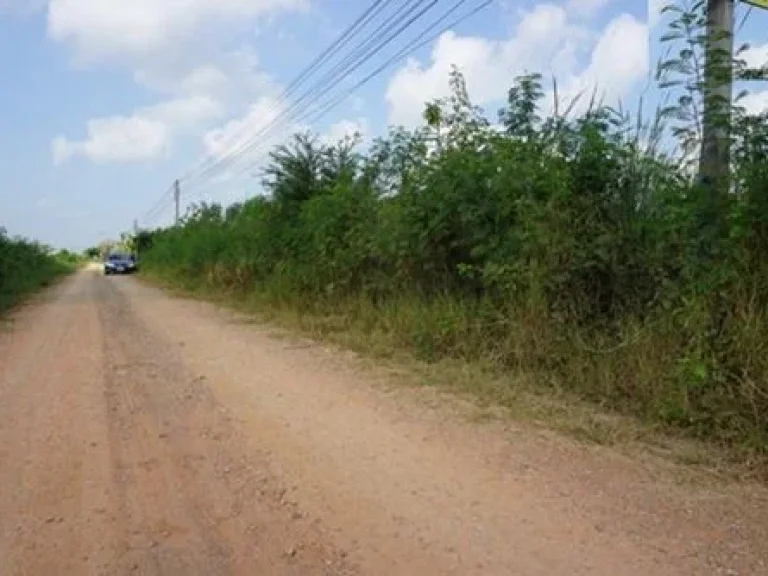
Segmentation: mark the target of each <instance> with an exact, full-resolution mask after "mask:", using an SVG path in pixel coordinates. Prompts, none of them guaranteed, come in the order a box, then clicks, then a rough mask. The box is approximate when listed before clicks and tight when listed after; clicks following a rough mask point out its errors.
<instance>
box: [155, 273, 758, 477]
mask: <svg viewBox="0 0 768 576" xmlns="http://www.w3.org/2000/svg"><path fill="white" fill-rule="evenodd" d="M140 277H141V278H143V279H145V280H146V281H149V282H151V283H153V284H155V285H159V286H161V287H163V288H164V289H166V290H169V291H171V292H172V293H173V294H175V295H177V296H181V297H186V298H193V299H203V300H206V301H209V302H213V303H216V304H219V305H223V306H225V307H227V308H230V309H232V310H235V311H237V312H240V313H242V314H243V316H242V317H240V318H238V319H237V322H241V323H244V324H253V325H258V326H260V327H266V328H268V329H272V330H273V333H272V334H271V335H272V336H275V337H287V338H295V337H296V336H297V335H298V336H301V337H307V338H310V339H312V340H314V341H318V342H324V343H330V344H333V345H335V346H337V347H339V348H340V349H343V350H349V351H353V352H355V353H357V354H359V355H360V357H361V358H362V359H365V360H368V361H372V362H374V363H375V366H377V367H383V368H385V369H386V372H387V374H389V375H390V376H391V378H388V379H387V380H388V381H389V382H392V383H394V384H396V385H399V386H407V387H431V388H434V389H436V390H438V391H439V392H445V393H448V394H450V395H451V396H454V397H458V398H459V399H460V400H462V401H465V402H466V403H468V405H470V406H471V408H472V409H471V410H470V411H469V413H468V414H467V418H468V419H469V420H470V421H473V422H476V423H478V424H483V423H489V422H498V421H502V422H503V421H514V422H517V423H522V424H524V425H526V426H531V427H534V428H538V429H541V430H548V431H554V432H557V433H561V434H564V435H566V436H568V437H570V438H573V439H574V440H576V441H579V442H585V443H588V444H596V445H601V446H607V447H611V448H612V449H615V450H618V451H620V452H622V453H625V454H627V455H630V456H633V457H644V456H650V457H653V458H661V459H663V460H664V461H667V462H670V463H671V464H674V465H678V466H683V467H688V468H695V469H696V470H697V471H699V472H704V473H706V474H707V475H708V476H709V477H710V478H712V479H713V480H724V481H728V480H733V479H737V480H759V481H768V458H766V457H765V455H764V454H762V453H761V452H759V451H755V450H753V449H750V448H749V447H747V446H745V445H740V444H736V445H734V444H731V443H723V442H716V441H712V440H707V439H701V438H696V437H692V436H691V435H690V434H688V433H686V431H685V430H684V429H683V430H681V429H680V428H678V427H675V426H673V425H668V424H664V423H660V422H658V421H654V420H652V419H648V420H644V419H642V418H638V417H636V416H632V415H629V414H627V413H622V412H619V411H615V410H611V409H610V408H607V407H606V406H605V405H604V404H600V403H596V402H592V401H589V400H587V399H585V398H584V396H583V395H580V394H577V393H574V392H572V391H570V390H569V388H568V387H567V386H564V385H562V384H560V383H559V378H560V377H559V376H558V375H557V374H556V372H554V371H551V372H547V371H544V370H540V371H538V372H537V371H531V370H525V369H523V368H521V367H517V368H511V367H509V366H507V365H505V364H504V363H501V364H500V363H499V362H498V357H495V358H494V357H488V356H487V355H479V356H474V357H467V358H455V357H438V358H428V357H427V358H425V357H424V356H423V355H422V354H418V353H415V352H414V348H413V342H414V336H413V332H414V331H416V332H417V333H418V332H419V331H420V330H424V329H425V328H424V327H423V326H422V325H421V322H422V321H421V320H419V321H418V322H417V326H415V327H414V326H412V325H411V324H410V323H409V322H407V321H405V320H404V318H413V317H415V316H413V305H404V306H403V307H402V308H400V307H398V306H396V305H391V306H388V307H387V308H386V313H385V314H386V315H380V316H376V315H374V316H373V317H372V316H371V315H370V312H369V311H366V312H362V311H361V308H360V307H359V306H352V305H348V307H347V308H346V313H344V311H343V310H342V309H339V308H338V307H334V308H335V309H334V311H333V312H332V313H327V312H326V313H324V312H321V311H320V310H318V309H317V308H315V309H311V310H310V309H307V308H306V306H305V307H304V309H300V308H299V307H297V306H294V305H291V304H289V303H288V302H286V300H285V299H284V298H278V299H275V298H274V297H273V295H271V294H270V293H269V292H268V291H261V292H258V291H252V292H248V293H243V292H238V291H222V290H218V289H212V288H209V287H207V286H206V285H205V283H202V282H194V281H190V280H188V279H187V280H181V279H180V278H178V277H174V276H172V275H168V274H158V273H156V272H154V271H146V270H145V271H142V273H141V274H140ZM363 309H364V310H367V306H365V307H363ZM416 340H417V341H418V338H416ZM465 346H468V347H467V350H472V347H471V346H470V345H469V344H466V345H465ZM430 350H431V346H427V347H426V351H427V352H429V351H430ZM646 354H648V352H646ZM427 356H429V354H427ZM679 475H680V474H679ZM682 476H684V477H685V479H686V480H691V477H690V475H686V474H682ZM699 480H700V478H699Z"/></svg>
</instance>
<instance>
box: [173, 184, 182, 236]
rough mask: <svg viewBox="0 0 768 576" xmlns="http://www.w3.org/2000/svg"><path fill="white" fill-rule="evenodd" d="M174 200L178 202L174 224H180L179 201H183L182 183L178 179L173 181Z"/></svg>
mask: <svg viewBox="0 0 768 576" xmlns="http://www.w3.org/2000/svg"><path fill="white" fill-rule="evenodd" d="M173 201H174V203H175V204H176V216H175V218H174V225H176V226H178V225H179V203H180V201H181V183H180V182H179V181H178V180H176V181H174V183H173Z"/></svg>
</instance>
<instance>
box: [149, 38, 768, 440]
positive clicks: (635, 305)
mask: <svg viewBox="0 0 768 576" xmlns="http://www.w3.org/2000/svg"><path fill="white" fill-rule="evenodd" d="M694 35H695V34H694ZM683 54H685V55H687V54H688V53H687V52H683ZM686 57H687V56H686ZM668 68H669V69H676V70H681V69H682V70H684V67H682V66H677V67H673V66H669V67H668ZM451 86H452V89H453V93H452V96H451V97H449V98H447V99H445V100H441V101H436V102H432V103H429V104H428V106H427V108H426V112H425V125H424V126H422V127H421V128H419V129H417V130H415V131H406V130H403V129H394V130H392V131H391V132H390V134H389V136H388V137H386V138H382V139H379V140H378V141H376V142H375V143H374V145H373V146H372V148H371V149H370V151H369V152H368V153H367V154H365V155H363V154H360V153H357V152H356V151H355V150H356V148H355V144H356V143H355V142H354V141H349V140H347V141H344V142H340V143H339V144H338V145H336V146H328V145H324V144H321V143H319V142H318V141H317V140H316V139H313V138H312V137H311V136H309V135H299V136H296V137H295V139H294V140H293V141H292V142H291V143H289V144H288V145H285V146H282V147H280V148H279V149H277V150H276V151H275V152H274V153H273V154H272V156H271V164H270V166H269V168H268V169H267V170H266V172H265V181H264V187H265V190H266V192H267V195H265V196H264V197H258V198H255V199H252V200H250V201H248V202H246V203H244V204H242V205H237V206H235V207H230V208H229V209H228V210H226V211H224V210H223V209H222V208H221V207H220V206H217V205H212V206H211V205H200V206H195V207H193V208H192V209H191V210H190V212H189V213H188V214H187V216H186V217H185V218H184V220H183V223H182V225H181V226H180V227H177V228H171V229H166V230H157V231H155V232H152V233H147V236H148V238H149V239H148V242H149V244H151V247H150V248H149V249H148V250H146V251H145V252H144V255H143V265H144V268H145V270H148V271H149V272H150V273H155V274H163V275H165V276H167V277H169V278H174V279H176V280H178V281H184V282H185V283H187V284H189V283H192V284H194V285H195V286H199V287H205V288H209V289H215V290H217V291H221V290H228V291H230V292H231V293H232V294H235V295H247V294H252V293H254V292H258V293H259V294H261V295H262V296H264V297H266V298H267V300H268V301H269V302H271V303H273V304H281V305H289V306H293V307H296V308H298V309H300V310H304V311H311V312H312V313H313V314H319V315H327V316H328V317H329V318H330V317H333V318H342V319H343V320H342V321H341V323H340V324H338V325H337V328H338V329H345V330H346V329H349V328H350V327H357V328H359V329H361V330H363V331H365V332H367V333H369V334H373V333H376V334H377V337H384V338H385V339H386V341H387V342H388V343H390V344H391V345H392V346H400V347H404V348H407V349H410V350H412V351H414V352H415V353H416V354H417V355H418V356H420V357H422V358H425V359H428V360H433V359H437V358H441V357H460V358H466V359H469V360H482V361H483V362H485V363H490V364H491V365H493V366H495V367H497V368H498V369H500V370H510V369H515V370H525V371H526V372H533V373H536V374H539V375H540V380H541V381H542V382H543V383H546V384H547V385H554V386H557V387H559V388H566V389H569V390H571V391H573V392H575V393H578V394H580V395H581V396H582V397H584V398H587V399H590V400H593V401H596V402H599V403H601V404H603V405H604V406H607V407H609V408H613V409H616V410H620V411H624V412H630V413H633V414H636V415H639V416H641V417H643V418H645V419H648V420H649V421H653V422H662V423H666V424H669V425H673V426H676V427H681V428H684V429H687V430H689V431H691V432H692V433H694V434H697V435H701V436H707V437H716V438H719V439H722V440H724V441H728V442H744V443H748V444H750V445H752V446H754V447H757V448H760V449H764V448H765V447H766V446H768V444H766V441H768V360H767V358H768V356H767V355H766V347H768V324H766V318H767V314H768V286H767V285H766V279H767V278H768V277H767V276H766V273H767V272H768V265H767V262H766V258H765V254H766V253H768V252H767V251H766V250H767V249H768V227H766V222H768V221H767V220H766V218H767V216H766V214H768V205H767V204H766V202H768V200H766V198H768V171H766V166H768V122H766V120H768V118H766V117H749V116H745V115H743V114H737V116H736V121H735V123H734V126H733V132H734V135H735V140H734V170H733V181H734V184H735V192H733V193H729V191H728V190H727V189H721V190H718V191H717V195H718V203H717V212H715V213H713V212H712V206H713V204H712V203H711V202H710V199H711V198H712V191H711V190H703V189H702V188H701V187H700V186H698V185H697V184H696V183H695V182H693V181H692V179H691V177H690V176H689V174H690V171H689V169H688V166H687V164H686V162H685V161H686V158H684V157H683V158H675V157H671V156H668V155H664V154H661V153H660V152H659V151H658V150H657V147H656V142H657V141H658V138H659V134H660V133H662V131H663V120H664V117H665V116H664V115H663V114H662V113H661V112H660V114H659V115H658V116H657V117H656V118H654V119H653V121H652V122H651V123H650V124H643V123H642V122H637V121H635V120H634V119H631V118H629V117H628V116H626V115H623V114H620V113H618V112H617V111H615V110H612V109H610V108H607V107H604V106H601V105H599V104H598V103H593V104H592V105H591V106H589V108H588V110H587V111H586V112H585V113H584V114H582V115H581V116H580V117H573V118H571V117H569V115H553V116H551V117H548V118H542V117H541V108H542V107H541V98H542V94H543V88H542V85H541V78H540V77H539V76H537V75H528V76H524V77H521V78H518V79H517V80H516V82H515V84H514V86H513V87H512V89H511V90H510V92H509V98H508V104H507V106H506V107H505V108H504V109H503V110H502V111H500V114H499V116H500V122H501V124H502V126H503V129H502V130H499V129H494V128H492V127H491V123H490V122H489V121H488V120H487V119H486V118H485V117H484V116H483V114H482V113H481V111H480V110H479V109H477V108H476V107H475V106H473V105H472V104H471V102H470V99H469V96H468V94H467V90H466V87H465V85H464V81H463V78H462V76H461V74H460V73H459V72H458V71H456V70H454V72H453V73H452V76H451ZM687 104H688V101H687V100H685V99H681V103H680V106H679V107H678V108H677V109H673V110H671V111H670V110H668V111H666V112H667V113H670V112H674V118H678V119H680V118H685V114H684V113H683V112H684V111H683V110H681V109H680V107H684V106H686V105H687ZM676 133H678V134H682V136H681V137H685V138H690V136H691V135H690V134H689V133H687V132H686V133H683V132H681V130H680V128H679V127H677V128H676ZM688 144H690V142H688ZM715 224H716V225H715Z"/></svg>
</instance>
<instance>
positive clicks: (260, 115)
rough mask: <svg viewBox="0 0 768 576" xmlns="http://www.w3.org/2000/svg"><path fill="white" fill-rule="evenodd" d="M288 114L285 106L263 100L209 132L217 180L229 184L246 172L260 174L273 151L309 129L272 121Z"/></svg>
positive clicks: (207, 149) (208, 144)
mask: <svg viewBox="0 0 768 576" xmlns="http://www.w3.org/2000/svg"><path fill="white" fill-rule="evenodd" d="M283 112H285V104H284V103H281V102H279V101H278V100H277V99H276V98H273V97H269V96H264V97H261V98H259V99H258V100H257V101H256V102H255V103H254V104H252V105H251V106H250V107H249V108H248V111H247V113H246V114H244V115H243V116H241V117H239V118H235V119H233V120H230V121H229V122H227V123H225V124H224V125H223V126H221V127H219V128H215V129H213V130H209V131H208V132H207V133H206V134H205V135H204V136H203V144H204V148H205V153H206V158H207V159H208V160H209V161H210V160H212V161H216V162H220V161H222V160H224V163H223V164H217V166H218V167H219V168H217V170H216V172H215V177H216V178H218V179H220V180H228V179H231V178H233V177H236V176H238V175H242V174H243V173H244V172H246V171H249V170H250V171H254V170H258V168H259V167H260V166H261V165H262V164H263V163H264V161H265V160H266V158H267V156H268V154H269V152H270V151H271V150H272V148H273V147H274V146H275V145H276V144H279V143H280V142H283V141H284V140H285V139H286V138H287V137H289V136H290V135H291V134H293V133H295V132H300V131H303V130H305V129H306V128H307V127H306V126H303V125H299V124H296V123H293V124H285V123H283V122H279V123H273V121H274V120H275V119H276V118H277V117H278V116H279V115H281V114H282V113H283Z"/></svg>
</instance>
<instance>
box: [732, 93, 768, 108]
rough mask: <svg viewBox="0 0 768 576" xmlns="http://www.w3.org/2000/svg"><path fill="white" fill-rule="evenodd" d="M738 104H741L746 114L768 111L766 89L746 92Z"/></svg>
mask: <svg viewBox="0 0 768 576" xmlns="http://www.w3.org/2000/svg"><path fill="white" fill-rule="evenodd" d="M739 106H743V107H744V109H745V110H746V111H747V113H748V114H762V113H763V112H768V90H763V91H762V92H753V93H751V94H748V95H747V96H745V97H744V98H743V99H742V100H741V101H740V102H739Z"/></svg>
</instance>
